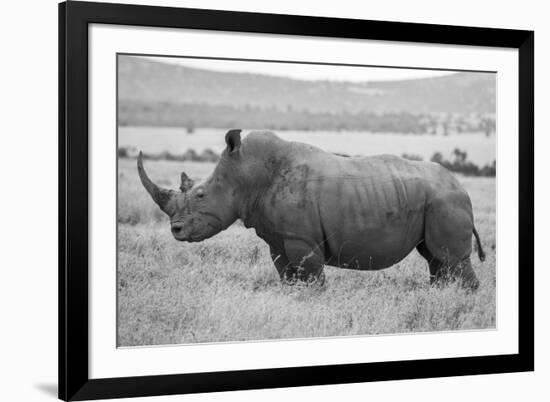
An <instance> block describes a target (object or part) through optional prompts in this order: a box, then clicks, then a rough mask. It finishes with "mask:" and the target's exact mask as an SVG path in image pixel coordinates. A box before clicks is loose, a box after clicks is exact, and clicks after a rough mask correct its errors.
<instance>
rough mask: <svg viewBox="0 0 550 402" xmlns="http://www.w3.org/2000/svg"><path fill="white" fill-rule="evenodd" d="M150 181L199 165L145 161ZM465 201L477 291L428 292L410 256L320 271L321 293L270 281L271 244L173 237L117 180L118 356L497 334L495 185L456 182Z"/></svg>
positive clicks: (240, 229) (231, 234) (200, 167)
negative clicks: (376, 267)
mask: <svg viewBox="0 0 550 402" xmlns="http://www.w3.org/2000/svg"><path fill="white" fill-rule="evenodd" d="M146 168H147V171H148V173H149V175H150V177H151V178H152V179H153V180H154V181H155V182H156V183H158V184H159V185H162V186H165V187H171V188H174V189H176V188H177V187H178V186H179V175H180V172H181V171H182V170H185V172H186V173H187V174H188V175H189V176H190V177H191V178H193V179H195V180H197V179H201V178H204V177H206V176H207V175H208V174H209V173H210V172H211V171H212V170H213V168H214V165H213V164H208V163H192V162H186V163H176V162H168V161H147V166H146ZM459 180H460V181H461V182H462V183H463V185H464V186H465V188H466V189H467V191H468V192H469V194H470V197H471V199H472V203H473V206H474V216H475V224H476V227H477V229H478V231H479V233H480V236H481V239H482V244H483V247H484V249H485V251H486V253H487V259H486V261H485V262H484V263H481V262H480V261H479V259H478V258H477V255H475V254H473V255H472V262H473V267H474V270H475V271H476V274H477V275H478V278H479V280H480V282H481V283H480V287H479V289H478V291H477V292H475V293H469V292H467V291H465V290H463V289H461V288H460V287H458V286H457V285H456V284H451V285H448V286H445V287H431V286H430V285H429V277H428V267H427V264H426V262H425V261H424V260H423V259H422V258H421V257H420V256H419V254H418V253H417V252H416V251H413V252H412V253H411V254H410V255H409V256H408V257H407V258H406V259H404V260H403V261H401V262H400V263H398V264H396V265H395V266H393V267H391V268H388V269H385V270H381V271H378V272H359V271H352V270H345V269H339V268H333V267H325V272H326V276H327V280H326V285H325V287H324V288H322V289H318V288H314V287H306V286H293V287H290V286H285V285H281V283H280V282H279V278H278V275H277V273H276V270H275V268H274V267H273V264H272V262H271V258H270V256H269V252H268V246H267V245H266V244H265V243H264V242H263V241H262V240H261V239H259V238H258V237H256V234H255V232H254V231H253V230H251V229H246V228H245V227H244V226H243V225H242V224H241V223H240V222H237V223H235V224H234V225H233V226H231V227H230V228H229V229H228V230H226V231H224V232H221V233H220V234H218V235H216V236H214V237H212V238H211V239H208V240H205V241H203V242H200V243H182V242H177V241H176V240H174V239H173V237H172V235H171V233H170V228H169V221H168V218H167V217H166V216H165V215H164V213H163V212H161V211H160V210H159V208H158V207H157V206H156V205H155V204H154V203H153V201H152V200H151V199H150V197H149V195H148V194H147V193H146V192H145V190H144V189H143V187H142V186H141V183H140V182H139V178H138V176H137V171H136V166H135V160H131V159H121V160H119V170H118V267H117V270H118V272H117V281H118V283H117V298H118V312H117V320H118V325H117V328H118V331H117V343H118V346H136V345H161V344H181V343H197V342H226V341H246V340H261V339H281V338H309V337H326V336H336V335H338V336H342V335H344V336H345V335H366V334H389V333H411V332H422V331H449V330H468V329H482V328H494V327H495V326H496V307H495V306H496V291H495V285H496V269H495V267H496V265H495V247H496V246H495V244H496V243H495V242H496V239H495V216H496V210H495V208H496V206H495V190H496V189H495V180H494V178H468V177H459Z"/></svg>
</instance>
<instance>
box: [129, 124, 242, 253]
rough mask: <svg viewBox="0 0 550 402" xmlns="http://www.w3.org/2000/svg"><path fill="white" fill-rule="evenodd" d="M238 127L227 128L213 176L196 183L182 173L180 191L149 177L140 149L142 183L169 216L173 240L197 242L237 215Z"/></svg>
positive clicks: (220, 229)
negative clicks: (153, 180)
mask: <svg viewBox="0 0 550 402" xmlns="http://www.w3.org/2000/svg"><path fill="white" fill-rule="evenodd" d="M240 132H241V130H230V131H229V132H228V133H227V134H226V136H225V142H226V144H227V147H226V149H225V150H224V151H223V153H222V156H221V159H220V161H219V162H218V165H217V166H216V168H215V169H214V172H213V173H212V175H210V176H209V177H208V178H206V179H205V180H204V181H202V182H201V183H199V184H195V183H194V182H193V180H191V179H190V178H189V177H188V176H187V174H185V172H182V173H181V184H180V188H179V191H174V190H169V189H164V188H161V187H159V186H157V185H156V184H155V183H153V182H152V181H151V179H149V177H148V176H147V173H146V172H145V169H144V167H143V155H142V153H141V152H140V154H139V156H138V161H137V166H138V173H139V177H140V179H141V183H142V184H143V186H144V187H145V189H146V190H147V192H148V193H149V194H150V195H151V197H152V198H153V201H155V202H156V203H157V205H158V206H159V207H160V209H161V210H162V211H163V212H164V213H166V214H167V215H168V216H169V217H170V225H171V229H172V234H173V236H174V238H175V239H176V240H179V241H189V242H197V241H201V240H204V239H207V238H209V237H212V236H214V235H215V234H217V233H219V232H220V231H222V230H224V229H226V228H227V227H228V226H229V225H231V224H232V223H233V222H235V220H236V219H237V218H238V210H239V200H238V197H237V194H238V191H237V186H238V182H239V181H238V163H239V159H240V155H239V150H240V145H241V136H240Z"/></svg>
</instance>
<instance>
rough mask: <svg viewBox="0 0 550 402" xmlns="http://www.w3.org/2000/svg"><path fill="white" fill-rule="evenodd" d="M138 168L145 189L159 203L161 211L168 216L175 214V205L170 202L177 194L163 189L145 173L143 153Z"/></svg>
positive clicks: (140, 153) (140, 154) (139, 157)
mask: <svg viewBox="0 0 550 402" xmlns="http://www.w3.org/2000/svg"><path fill="white" fill-rule="evenodd" d="M137 167H138V173H139V178H140V179H141V183H142V184H143V187H145V189H146V190H147V192H148V193H149V194H150V195H151V198H153V201H155V202H156V203H157V205H158V206H159V207H160V209H162V210H163V211H164V212H165V213H167V214H168V215H171V214H172V212H173V203H171V202H170V200H171V199H172V197H173V196H174V193H175V192H174V191H172V190H167V189H164V188H161V187H159V186H157V185H156V184H155V183H153V182H152V181H151V179H149V176H147V173H145V169H144V168H143V154H142V152H141V151H140V152H139V156H138V160H137Z"/></svg>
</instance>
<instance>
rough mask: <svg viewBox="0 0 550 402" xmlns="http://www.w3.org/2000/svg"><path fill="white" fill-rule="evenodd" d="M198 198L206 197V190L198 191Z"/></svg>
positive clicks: (200, 189)
mask: <svg viewBox="0 0 550 402" xmlns="http://www.w3.org/2000/svg"><path fill="white" fill-rule="evenodd" d="M197 197H199V198H202V197H204V190H203V189H202V188H199V189H197Z"/></svg>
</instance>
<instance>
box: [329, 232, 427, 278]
mask: <svg viewBox="0 0 550 402" xmlns="http://www.w3.org/2000/svg"><path fill="white" fill-rule="evenodd" d="M419 229H420V227H419ZM387 232H388V231H387V230H384V229H380V230H377V231H376V232H358V233H356V234H355V235H354V236H349V231H348V232H347V233H346V235H347V236H342V241H341V242H338V243H334V244H332V245H331V246H330V256H329V258H328V260H327V265H332V266H336V267H340V268H349V269H358V270H378V269H383V268H387V267H390V266H392V265H394V264H396V263H397V262H399V261H401V260H402V259H403V258H405V257H406V256H407V255H408V254H409V253H410V252H411V251H412V250H413V249H414V248H415V247H416V245H417V244H418V243H419V242H420V241H421V240H422V233H421V230H415V231H414V232H411V231H409V230H406V229H405V230H403V231H397V232H395V231H394V232H392V233H387Z"/></svg>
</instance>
